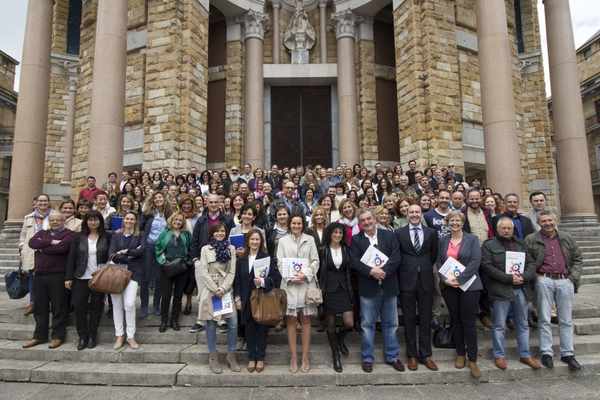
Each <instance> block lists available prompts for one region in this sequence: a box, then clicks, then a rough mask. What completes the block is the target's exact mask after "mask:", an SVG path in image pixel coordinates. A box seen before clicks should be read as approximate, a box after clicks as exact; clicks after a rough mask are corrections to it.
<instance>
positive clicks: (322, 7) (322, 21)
mask: <svg viewBox="0 0 600 400" xmlns="http://www.w3.org/2000/svg"><path fill="white" fill-rule="evenodd" d="M319 25H320V32H319V39H320V46H319V50H320V55H321V57H320V58H321V64H327V0H320V1H319Z"/></svg>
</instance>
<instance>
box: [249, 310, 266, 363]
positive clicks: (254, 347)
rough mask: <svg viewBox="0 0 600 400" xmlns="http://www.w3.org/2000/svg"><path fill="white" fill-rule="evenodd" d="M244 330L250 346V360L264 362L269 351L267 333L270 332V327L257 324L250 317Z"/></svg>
mask: <svg viewBox="0 0 600 400" xmlns="http://www.w3.org/2000/svg"><path fill="white" fill-rule="evenodd" d="M244 330H245V334H246V343H247V345H248V360H250V361H264V360H265V353H266V351H267V333H268V332H269V327H268V326H266V325H261V324H257V323H256V321H254V320H253V319H252V317H250V318H249V319H248V321H247V322H246V324H245V325H244Z"/></svg>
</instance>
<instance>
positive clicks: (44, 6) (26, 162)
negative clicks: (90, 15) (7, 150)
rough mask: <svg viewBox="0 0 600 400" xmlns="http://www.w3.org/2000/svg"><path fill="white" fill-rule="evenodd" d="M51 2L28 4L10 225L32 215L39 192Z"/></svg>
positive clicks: (32, 2)
mask: <svg viewBox="0 0 600 400" xmlns="http://www.w3.org/2000/svg"><path fill="white" fill-rule="evenodd" d="M53 4H54V1H53V0H30V1H29V4H28V6H27V23H26V25H25V40H24V43H23V59H22V60H21V81H20V84H19V102H18V103H17V116H16V121H15V137H14V144H13V158H12V167H11V174H10V192H9V198H8V218H7V220H9V221H11V220H12V221H15V220H21V221H22V218H23V216H24V215H25V214H27V213H29V212H31V199H32V198H33V196H36V195H37V194H39V193H41V192H42V187H43V183H44V182H43V181H44V160H45V153H46V123H47V121H48V95H49V91H50V88H49V86H48V82H49V80H50V47H51V42H52V6H53Z"/></svg>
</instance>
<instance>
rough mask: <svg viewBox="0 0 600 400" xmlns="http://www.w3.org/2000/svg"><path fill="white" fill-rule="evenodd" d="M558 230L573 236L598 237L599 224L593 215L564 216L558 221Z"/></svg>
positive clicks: (599, 235)
mask: <svg viewBox="0 0 600 400" xmlns="http://www.w3.org/2000/svg"><path fill="white" fill-rule="evenodd" d="M558 229H559V230H561V231H565V232H568V233H570V234H572V235H574V236H576V237H577V236H596V237H600V222H598V218H597V216H595V215H586V216H572V215H571V216H565V217H562V218H561V220H560V224H559V226H558Z"/></svg>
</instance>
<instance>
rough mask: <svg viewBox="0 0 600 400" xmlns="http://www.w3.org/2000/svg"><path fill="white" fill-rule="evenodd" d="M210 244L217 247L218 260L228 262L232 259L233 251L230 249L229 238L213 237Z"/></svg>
mask: <svg viewBox="0 0 600 400" xmlns="http://www.w3.org/2000/svg"><path fill="white" fill-rule="evenodd" d="M209 244H210V245H211V246H212V247H213V248H214V249H215V252H216V253H217V261H218V262H220V263H226V262H228V261H229V260H231V251H229V240H216V239H211V240H210V242H209Z"/></svg>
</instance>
